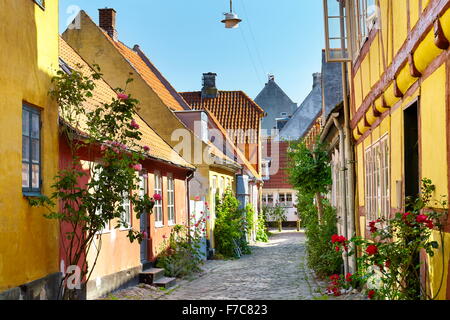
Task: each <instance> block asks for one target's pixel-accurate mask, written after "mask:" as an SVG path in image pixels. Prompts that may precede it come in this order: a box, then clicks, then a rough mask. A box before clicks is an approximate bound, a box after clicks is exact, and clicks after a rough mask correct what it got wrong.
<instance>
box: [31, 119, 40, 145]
mask: <svg viewBox="0 0 450 320" xmlns="http://www.w3.org/2000/svg"><path fill="white" fill-rule="evenodd" d="M31 136H32V137H33V138H37V139H39V116H38V115H37V114H34V113H33V114H32V115H31Z"/></svg>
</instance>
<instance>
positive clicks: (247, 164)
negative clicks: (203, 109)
mask: <svg viewBox="0 0 450 320" xmlns="http://www.w3.org/2000/svg"><path fill="white" fill-rule="evenodd" d="M208 114H209V117H210V118H211V120H212V121H213V122H214V124H215V125H216V126H217V128H218V129H219V130H220V132H221V133H222V134H223V136H224V139H225V140H226V142H228V144H229V145H230V146H231V148H232V149H233V150H232V151H233V152H234V153H235V154H236V156H237V158H238V159H239V163H242V164H243V165H244V166H245V168H246V169H247V170H248V171H250V173H251V174H252V175H253V177H255V178H256V179H258V180H260V179H261V178H262V177H261V175H260V174H259V173H258V172H257V171H256V170H255V168H254V167H253V166H252V165H251V163H250V162H249V161H248V160H247V158H246V157H245V155H244V154H243V153H242V151H241V150H239V148H238V147H236V145H235V144H234V142H233V141H231V139H230V137H229V136H228V134H227V132H226V130H225V128H224V127H222V125H221V124H220V122H219V121H218V120H217V118H216V117H215V116H214V115H213V114H211V113H210V112H208Z"/></svg>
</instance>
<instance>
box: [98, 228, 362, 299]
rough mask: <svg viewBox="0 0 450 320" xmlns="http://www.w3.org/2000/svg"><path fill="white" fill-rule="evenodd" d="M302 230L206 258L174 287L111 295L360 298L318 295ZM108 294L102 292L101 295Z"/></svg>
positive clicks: (319, 284) (320, 290) (141, 288)
mask: <svg viewBox="0 0 450 320" xmlns="http://www.w3.org/2000/svg"><path fill="white" fill-rule="evenodd" d="M305 255H306V250H305V235H304V233H303V232H296V231H295V230H285V231H283V232H281V233H278V232H277V231H273V236H272V237H271V238H270V241H269V242H268V243H257V244H255V245H253V246H252V254H250V255H246V256H243V257H242V258H241V259H239V260H225V261H220V260H212V261H207V262H206V263H205V265H204V266H203V267H202V268H203V270H204V272H202V273H200V274H198V275H197V276H196V277H195V278H194V279H191V280H183V279H181V280H179V279H177V286H176V287H175V288H174V289H169V290H160V289H155V288H153V287H151V286H142V285H140V286H136V287H131V288H127V289H124V290H120V291H117V292H114V293H113V294H112V295H109V298H111V299H134V297H135V299H139V300H187V299H189V300H228V299H237V300H312V299H328V300H361V299H365V298H364V297H363V296H361V295H360V294H350V295H346V296H342V297H337V298H336V297H332V296H331V297H330V296H326V295H324V294H323V293H324V291H325V290H324V289H325V287H326V283H324V282H321V281H318V280H317V279H315V277H314V272H312V271H311V270H310V269H308V268H307V266H306V256H305ZM149 287H150V288H149ZM106 298H108V297H106Z"/></svg>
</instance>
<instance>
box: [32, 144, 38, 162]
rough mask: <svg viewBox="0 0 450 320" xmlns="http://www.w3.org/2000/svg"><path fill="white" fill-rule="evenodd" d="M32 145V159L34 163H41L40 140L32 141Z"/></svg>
mask: <svg viewBox="0 0 450 320" xmlns="http://www.w3.org/2000/svg"><path fill="white" fill-rule="evenodd" d="M31 143H32V145H31V159H32V160H33V163H39V140H37V139H32V140H31Z"/></svg>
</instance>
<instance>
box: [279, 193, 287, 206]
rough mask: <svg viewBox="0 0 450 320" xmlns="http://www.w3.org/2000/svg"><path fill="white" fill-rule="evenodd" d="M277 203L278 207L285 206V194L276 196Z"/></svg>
mask: <svg viewBox="0 0 450 320" xmlns="http://www.w3.org/2000/svg"><path fill="white" fill-rule="evenodd" d="M278 202H280V205H282V206H284V205H285V204H286V194H284V193H280V194H279V195H278Z"/></svg>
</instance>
